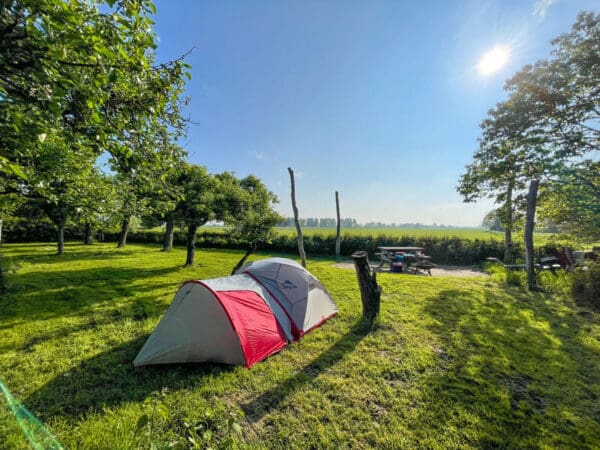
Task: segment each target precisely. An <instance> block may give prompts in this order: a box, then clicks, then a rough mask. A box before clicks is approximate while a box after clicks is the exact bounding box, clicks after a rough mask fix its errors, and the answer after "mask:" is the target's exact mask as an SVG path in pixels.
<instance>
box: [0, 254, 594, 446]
mask: <svg viewBox="0 0 600 450" xmlns="http://www.w3.org/2000/svg"><path fill="white" fill-rule="evenodd" d="M54 251H55V246H54V245H53V244H47V245H44V244H20V245H16V244H15V245H6V246H5V247H4V249H3V252H4V256H5V257H7V258H8V260H9V262H10V265H11V269H10V272H9V281H10V292H9V294H8V295H5V296H3V298H2V299H1V300H0V376H1V377H2V378H3V379H4V381H5V382H6V384H7V386H8V388H9V389H10V390H11V391H12V393H13V394H14V395H15V396H16V397H17V398H18V399H20V400H21V401H22V402H23V403H25V404H26V405H27V407H28V408H29V409H30V410H31V411H32V412H34V413H35V414H36V415H37V416H38V417H39V418H40V419H41V420H43V421H44V423H45V424H46V425H47V426H48V427H49V428H50V429H51V430H52V432H53V433H54V434H56V436H57V437H58V439H59V440H60V441H61V443H62V444H63V445H64V446H65V448H73V449H74V448H78V449H79V448H106V449H134V448H151V444H154V446H153V447H152V448H188V447H191V446H193V445H194V442H195V443H196V444H197V445H198V446H199V447H202V446H204V445H212V446H213V447H219V444H221V445H223V446H231V445H234V446H235V445H239V446H241V447H250V448H336V449H337V448H373V447H375V448H411V447H424V448H486V447H505V448H516V447H521V448H522V447H526V448H573V449H583V448H600V399H599V397H600V315H599V314H597V313H592V312H590V311H587V310H584V309H581V308H577V307H575V306H573V305H572V304H571V303H569V302H568V301H566V300H562V299H560V298H551V297H548V296H544V295H542V294H529V293H526V292H524V291H522V290H521V289H519V288H515V287H507V286H503V285H500V284H498V283H497V282H496V281H494V280H493V279H490V278H485V277H475V278H450V277H448V278H445V277H435V276H434V277H419V276H412V275H404V274H386V273H384V274H381V275H380V276H378V281H379V283H380V284H381V285H382V286H383V296H382V305H381V310H382V311H381V316H380V318H379V320H378V322H377V324H376V326H375V327H374V329H373V330H370V331H369V330H366V329H365V328H364V327H363V326H361V325H360V323H359V319H360V311H361V306H360V298H359V293H358V289H357V283H356V276H355V274H354V272H353V271H351V270H345V269H338V268H333V267H331V263H332V261H331V260H325V259H323V260H311V261H309V264H308V269H309V270H310V271H311V272H312V273H313V274H315V275H316V276H317V277H318V278H319V279H320V280H321V281H322V282H323V284H324V285H325V286H326V287H327V288H328V289H329V290H330V292H331V294H332V296H333V298H334V299H335V301H336V302H337V304H338V306H339V308H340V313H339V315H338V316H337V317H336V318H334V319H332V320H330V321H329V322H327V323H325V324H324V325H323V326H322V327H320V328H318V329H317V330H315V331H314V332H313V333H311V334H309V335H307V336H306V337H305V338H304V339H303V340H301V341H300V342H298V343H294V344H292V345H291V346H290V347H288V348H286V349H284V350H283V351H281V352H280V353H279V354H277V355H274V356H273V357H271V358H269V359H268V360H266V361H264V362H261V363H259V364H257V365H255V366H254V367H253V368H252V369H250V370H248V369H245V368H243V367H229V366H224V365H215V364H190V365H170V366H164V367H149V368H139V369H134V368H133V367H132V366H131V362H132V361H133V359H134V357H135V355H136V354H137V352H138V350H139V349H140V347H141V346H142V344H143V343H144V341H145V339H146V338H147V337H148V335H149V333H150V332H151V331H152V330H153V329H154V327H155V325H156V323H157V322H158V320H159V319H160V317H161V316H162V314H163V312H164V311H165V309H166V308H167V306H168V305H169V303H170V302H171V300H172V297H173V295H174V293H175V291H176V289H177V287H178V285H179V284H180V283H181V282H183V281H185V280H188V279H191V278H210V277H215V276H222V275H227V274H228V273H229V272H230V271H231V269H232V267H233V266H234V265H235V263H236V262H237V260H238V259H239V257H240V252H237V251H221V250H219V251H217V250H204V249H202V250H200V251H199V252H198V253H197V255H196V257H197V265H196V266H195V267H192V268H182V267H180V266H181V263H182V262H183V261H184V260H185V254H184V250H183V249H179V248H178V249H174V251H173V252H171V253H168V254H165V253H161V252H160V251H159V247H157V246H150V245H128V246H127V247H126V248H125V249H116V248H114V244H95V245H94V246H91V247H90V246H87V247H86V246H83V245H76V244H71V245H68V246H67V247H66V254H65V255H64V256H62V257H56V256H54ZM264 256H267V255H265V254H261V255H259V257H264ZM255 258H257V256H255ZM0 404H2V406H1V407H0V436H2V438H1V439H0V448H28V447H27V443H26V441H25V439H24V437H23V435H22V432H21V431H20V429H19V428H18V427H17V425H16V423H15V420H14V419H13V417H12V415H11V414H10V412H9V410H8V408H7V407H6V405H5V403H3V402H0ZM240 411H243V412H244V414H243V415H242V414H240ZM169 446H170V447H169Z"/></svg>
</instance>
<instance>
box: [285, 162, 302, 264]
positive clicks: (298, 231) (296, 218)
mask: <svg viewBox="0 0 600 450" xmlns="http://www.w3.org/2000/svg"><path fill="white" fill-rule="evenodd" d="M288 172H289V173H290V181H291V183H292V209H293V210H294V223H295V224H296V232H297V233H298V252H299V253H300V261H301V263H302V267H304V268H305V269H306V254H305V253H304V237H303V236H302V228H300V222H299V221H298V207H297V206H296V185H295V183H294V170H293V169H292V168H291V167H288Z"/></svg>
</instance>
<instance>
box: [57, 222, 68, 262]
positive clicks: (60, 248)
mask: <svg viewBox="0 0 600 450" xmlns="http://www.w3.org/2000/svg"><path fill="white" fill-rule="evenodd" d="M65 222H66V220H60V221H59V222H58V223H57V224H56V230H57V241H58V245H57V251H56V254H57V255H62V254H63V253H64V252H65Z"/></svg>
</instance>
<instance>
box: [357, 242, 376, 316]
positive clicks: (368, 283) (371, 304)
mask: <svg viewBox="0 0 600 450" xmlns="http://www.w3.org/2000/svg"><path fill="white" fill-rule="evenodd" d="M352 259H353V260H354V268H355V269H356V276H357V277H358V286H359V287H360V299H361V301H362V310H363V319H365V320H366V321H368V322H369V323H372V322H373V320H375V317H376V316H377V314H379V305H380V300H381V287H380V286H378V285H377V276H376V274H375V272H374V271H371V268H370V267H369V256H368V253H367V252H365V251H358V252H354V253H353V254H352Z"/></svg>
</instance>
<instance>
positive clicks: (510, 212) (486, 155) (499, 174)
mask: <svg viewBox="0 0 600 450" xmlns="http://www.w3.org/2000/svg"><path fill="white" fill-rule="evenodd" d="M489 114H490V115H491V117H490V118H488V119H486V120H485V121H484V122H483V123H482V125H481V127H482V129H483V130H484V133H485V132H486V130H488V129H490V128H493V127H494V126H495V125H496V123H495V121H494V120H493V115H492V114H493V111H490V113H489ZM512 150H513V148H512V147H511V146H510V145H508V144H507V143H506V142H502V144H501V145H498V144H497V143H496V142H495V141H492V142H491V143H490V142H488V141H486V140H485V139H482V140H481V141H480V145H479V150H478V151H476V152H475V154H474V155H473V162H472V163H471V164H469V165H467V167H466V171H465V173H464V174H462V175H461V178H460V181H459V185H458V187H457V190H458V192H459V193H460V194H461V195H462V197H463V199H464V201H465V202H473V201H475V200H477V199H478V198H481V197H488V198H493V199H494V200H495V202H496V203H499V204H500V205H501V207H500V208H498V210H497V216H498V219H499V220H500V223H501V224H502V228H503V229H504V262H505V263H506V264H510V263H511V262H512V242H513V241H512V231H513V228H514V219H515V214H516V212H517V211H516V208H515V193H516V192H518V189H519V188H521V189H522V188H523V182H522V180H520V179H519V177H518V176H517V174H518V172H519V170H520V167H519V161H518V158H517V157H516V156H515V155H514V154H513V152H512Z"/></svg>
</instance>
